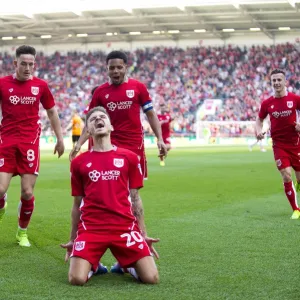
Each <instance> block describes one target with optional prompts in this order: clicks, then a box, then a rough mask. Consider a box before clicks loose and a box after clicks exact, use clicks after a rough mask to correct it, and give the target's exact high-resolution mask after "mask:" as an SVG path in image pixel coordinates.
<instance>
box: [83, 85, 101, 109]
mask: <svg viewBox="0 0 300 300" xmlns="http://www.w3.org/2000/svg"><path fill="white" fill-rule="evenodd" d="M100 105H102V104H101V98H100V92H99V89H97V90H96V91H95V93H94V95H93V98H92V101H91V103H90V105H89V106H88V107H87V108H86V110H87V111H90V110H91V109H92V108H94V107H97V106H100Z"/></svg>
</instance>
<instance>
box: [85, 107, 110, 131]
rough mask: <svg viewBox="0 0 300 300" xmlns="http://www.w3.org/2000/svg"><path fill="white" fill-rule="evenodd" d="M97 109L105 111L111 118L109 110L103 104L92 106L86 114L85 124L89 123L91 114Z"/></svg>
mask: <svg viewBox="0 0 300 300" xmlns="http://www.w3.org/2000/svg"><path fill="white" fill-rule="evenodd" d="M95 111H101V112H103V113H105V114H106V115H107V117H108V118H109V120H110V116H109V114H108V112H107V110H106V109H105V108H104V107H103V106H96V107H94V108H92V109H91V110H90V111H89V112H88V113H87V114H86V117H85V126H87V123H88V120H89V118H90V116H91V114H93V113H94V112H95Z"/></svg>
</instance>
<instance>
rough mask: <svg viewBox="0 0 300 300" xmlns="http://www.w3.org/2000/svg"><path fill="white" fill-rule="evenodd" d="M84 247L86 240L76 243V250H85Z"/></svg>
mask: <svg viewBox="0 0 300 300" xmlns="http://www.w3.org/2000/svg"><path fill="white" fill-rule="evenodd" d="M84 247H85V242H81V241H80V242H79V241H78V242H76V243H75V250H76V251H81V250H83V249H84Z"/></svg>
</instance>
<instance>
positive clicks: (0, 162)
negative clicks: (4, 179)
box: [0, 158, 4, 167]
mask: <svg viewBox="0 0 300 300" xmlns="http://www.w3.org/2000/svg"><path fill="white" fill-rule="evenodd" d="M3 166H4V158H1V159H0V167H3Z"/></svg>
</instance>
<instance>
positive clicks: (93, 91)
mask: <svg viewBox="0 0 300 300" xmlns="http://www.w3.org/2000/svg"><path fill="white" fill-rule="evenodd" d="M97 88H98V85H97V86H95V87H93V89H92V90H91V94H92V96H93V95H94V93H95V91H96V89H97Z"/></svg>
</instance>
